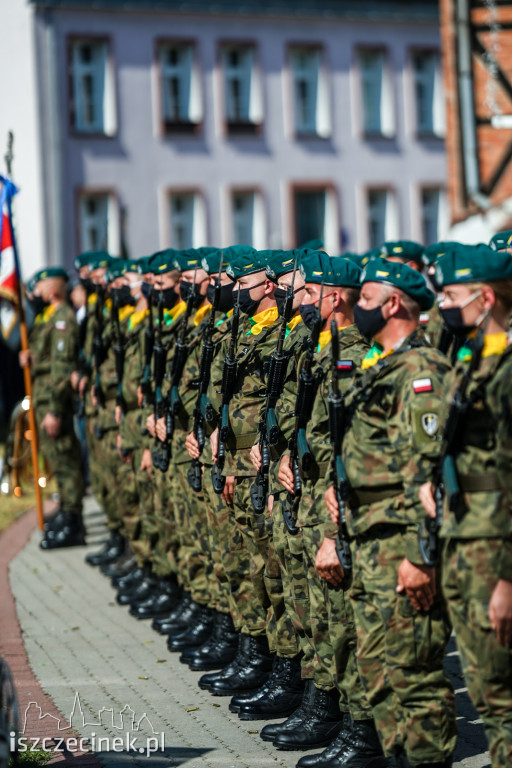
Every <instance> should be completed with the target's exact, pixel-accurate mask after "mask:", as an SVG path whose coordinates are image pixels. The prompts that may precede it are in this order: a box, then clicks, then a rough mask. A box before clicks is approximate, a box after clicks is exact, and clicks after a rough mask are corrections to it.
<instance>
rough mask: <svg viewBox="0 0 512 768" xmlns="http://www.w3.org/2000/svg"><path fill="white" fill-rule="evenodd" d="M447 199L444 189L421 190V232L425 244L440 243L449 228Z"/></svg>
mask: <svg viewBox="0 0 512 768" xmlns="http://www.w3.org/2000/svg"><path fill="white" fill-rule="evenodd" d="M447 224H448V222H447V211H446V200H445V193H444V190H443V189H435V188H430V189H422V190H421V234H422V239H423V243H424V245H431V244H432V243H438V242H439V241H440V240H442V239H443V238H444V237H445V234H446V229H447Z"/></svg>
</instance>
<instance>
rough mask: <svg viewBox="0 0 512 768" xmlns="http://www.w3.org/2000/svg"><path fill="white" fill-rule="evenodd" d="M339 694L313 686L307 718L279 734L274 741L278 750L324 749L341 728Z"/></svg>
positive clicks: (332, 690) (341, 717)
mask: <svg viewBox="0 0 512 768" xmlns="http://www.w3.org/2000/svg"><path fill="white" fill-rule="evenodd" d="M343 720H344V717H343V715H342V714H341V712H340V694H339V692H338V690H337V689H336V688H333V689H331V690H330V691H322V690H320V688H316V686H314V691H313V695H312V697H311V700H310V705H309V712H308V716H307V717H306V718H305V719H304V721H303V722H302V723H301V724H300V725H299V726H297V727H296V728H293V729H292V730H286V731H284V732H281V733H279V734H278V735H277V736H276V738H275V739H274V747H277V748H278V749H318V747H326V746H327V745H328V744H330V743H331V741H332V740H333V739H334V738H336V736H337V735H338V733H339V732H340V731H341V729H342V728H343Z"/></svg>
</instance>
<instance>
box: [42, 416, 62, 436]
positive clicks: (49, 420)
mask: <svg viewBox="0 0 512 768" xmlns="http://www.w3.org/2000/svg"><path fill="white" fill-rule="evenodd" d="M61 424H62V419H61V418H60V416H54V415H53V413H47V414H46V416H45V417H44V419H43V420H42V422H41V429H44V430H46V434H47V435H48V437H51V439H52V440H55V439H56V438H57V437H58V436H59V435H60V427H61Z"/></svg>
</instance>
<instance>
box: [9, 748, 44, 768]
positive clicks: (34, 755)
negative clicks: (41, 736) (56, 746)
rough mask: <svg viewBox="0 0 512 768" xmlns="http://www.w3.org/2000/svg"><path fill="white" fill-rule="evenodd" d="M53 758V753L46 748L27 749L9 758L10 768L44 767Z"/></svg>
mask: <svg viewBox="0 0 512 768" xmlns="http://www.w3.org/2000/svg"><path fill="white" fill-rule="evenodd" d="M51 758H52V753H51V752H47V751H45V750H44V749H40V748H38V749H35V750H34V751H32V750H30V749H27V750H26V752H18V753H17V754H16V755H12V756H11V757H10V758H9V768H42V766H44V765H46V763H48V761H49V760H51Z"/></svg>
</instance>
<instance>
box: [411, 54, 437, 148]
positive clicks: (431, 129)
mask: <svg viewBox="0 0 512 768" xmlns="http://www.w3.org/2000/svg"><path fill="white" fill-rule="evenodd" d="M421 57H423V58H425V59H429V60H430V67H431V71H430V74H428V73H422V72H420V71H419V70H418V69H417V61H418V59H420V58H421ZM411 77H412V90H413V104H414V126H415V130H416V134H417V135H418V136H425V135H426V136H437V137H439V138H442V137H443V136H444V135H445V130H446V126H445V101H444V88H443V74H442V69H441V57H440V54H439V51H438V50H437V49H434V48H430V49H426V48H425V49H416V50H413V51H412V52H411ZM418 80H420V81H421V80H423V82H424V85H425V86H426V87H427V88H430V91H431V97H430V102H431V103H430V112H431V119H430V125H429V126H425V125H423V126H422V125H421V124H420V121H419V120H418V115H419V103H418V92H417V85H418Z"/></svg>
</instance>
